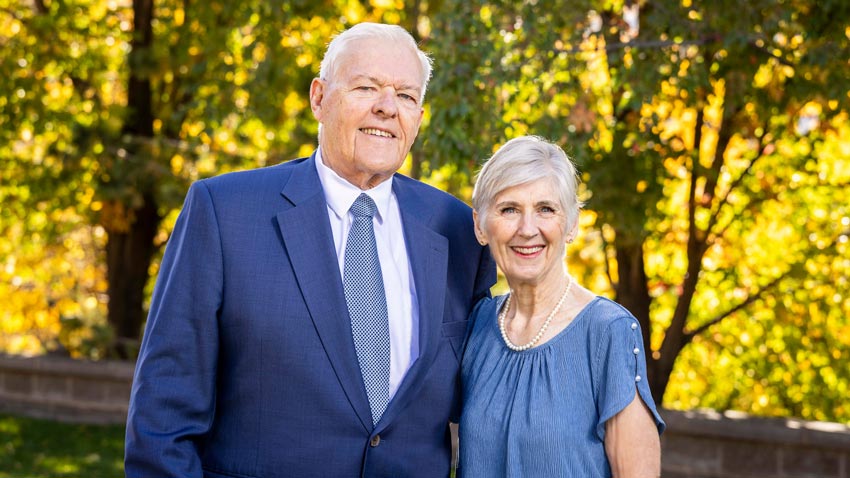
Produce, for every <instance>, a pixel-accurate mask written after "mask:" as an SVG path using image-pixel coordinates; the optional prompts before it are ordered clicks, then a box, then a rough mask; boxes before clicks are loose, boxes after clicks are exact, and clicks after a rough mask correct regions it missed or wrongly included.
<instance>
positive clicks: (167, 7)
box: [0, 0, 850, 421]
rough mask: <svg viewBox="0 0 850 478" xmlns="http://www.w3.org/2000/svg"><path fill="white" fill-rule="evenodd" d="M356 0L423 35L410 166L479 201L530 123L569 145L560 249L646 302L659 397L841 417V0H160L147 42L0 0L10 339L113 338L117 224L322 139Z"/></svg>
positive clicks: (375, 15) (96, 8)
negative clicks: (109, 323) (318, 108)
mask: <svg viewBox="0 0 850 478" xmlns="http://www.w3.org/2000/svg"><path fill="white" fill-rule="evenodd" d="M730 12H734V14H730ZM363 20H379V21H386V22H390V23H401V24H404V25H405V26H406V27H407V28H409V29H411V30H414V32H415V34H416V36H417V37H418V38H421V39H422V42H423V46H424V47H425V49H426V50H428V51H430V52H431V53H432V55H433V57H434V60H435V70H434V78H433V80H432V83H431V85H430V87H429V93H428V102H427V104H426V108H427V114H426V119H427V124H426V126H425V127H424V129H423V131H422V133H421V136H420V141H418V142H417V143H416V145H415V146H414V151H413V161H412V164H413V166H412V167H411V174H414V175H417V176H419V175H421V176H423V177H424V178H425V179H426V180H428V181H429V182H431V183H433V184H436V185H438V186H439V187H442V188H443V189H446V190H448V191H451V192H453V193H455V194H458V195H459V196H461V197H463V198H468V197H469V192H470V181H471V178H472V177H473V175H474V173H475V172H476V170H477V168H478V165H480V163H481V161H482V160H483V159H484V158H486V157H488V156H490V155H491V154H492V152H493V151H494V150H495V148H496V147H498V145H499V144H501V143H503V142H504V141H505V140H506V139H508V138H512V137H515V136H518V135H521V134H537V135H541V136H544V137H547V138H550V139H553V140H556V141H558V142H559V143H560V144H561V145H562V146H564V147H565V149H566V150H567V151H568V153H570V154H571V156H573V157H574V158H575V159H576V161H577V162H578V164H579V165H580V169H581V170H582V175H583V179H584V181H585V189H584V190H583V195H584V198H585V199H586V200H587V211H586V212H585V214H583V216H582V230H583V231H584V233H585V234H584V240H583V241H580V242H578V243H576V244H574V245H573V246H572V247H571V248H570V258H569V262H570V270H571V271H572V272H573V274H574V275H576V276H577V277H580V279H581V282H582V283H583V284H586V285H588V286H589V287H591V288H592V289H593V290H595V291H597V292H599V293H603V294H607V295H613V296H616V298H617V299H618V300H620V301H622V302H623V303H625V304H627V305H628V306H629V307H630V308H632V311H633V312H634V313H635V315H636V316H638V318H639V320H641V322H642V323H643V328H644V330H645V332H646V333H647V337H646V338H647V340H648V342H649V343H650V344H651V350H650V351H649V352H650V354H649V355H648V357H647V358H648V360H649V364H650V368H651V370H652V375H653V388H654V389H655V392H656V393H657V394H661V393H665V395H664V401H665V405H667V406H670V407H675V408H691V407H702V406H709V407H715V408H720V409H724V408H740V409H744V410H747V411H752V412H756V413H761V414H768V415H769V414H792V415H797V416H801V417H803V418H815V419H830V420H840V421H847V420H850V409H848V408H847V406H846V405H845V404H844V403H843V401H842V400H843V397H844V396H846V393H847V386H848V383H850V376H848V374H850V372H848V368H847V367H846V366H842V363H844V362H846V360H847V357H846V352H844V350H846V349H847V347H848V346H850V343H848V341H847V340H848V339H847V337H850V323H848V319H847V317H848V316H850V310H848V302H850V301H848V300H847V297H848V296H850V283H848V279H847V277H850V274H848V272H850V270H848V269H850V263H848V259H847V258H848V257H850V254H848V250H847V247H848V246H847V242H848V235H850V219H848V218H850V211H848V209H847V206H846V205H847V204H850V198H849V197H848V191H850V188H848V187H847V186H848V185H850V163H848V160H847V158H848V157H850V141H848V139H847V138H850V129H848V126H847V119H848V111H850V108H848V106H850V96H848V93H847V92H848V91H850V80H848V78H850V65H848V63H847V61H846V59H847V58H848V57H850V4H848V3H847V2H846V1H843V0H825V1H818V2H815V1H805V0H792V1H786V2H775V1H772V0H755V1H751V2H744V3H740V2H731V1H728V0H721V1H718V2H693V1H692V0H682V1H680V2H660V3H659V2H625V1H622V0H604V1H601V0H581V1H578V2H566V1H563V0H537V1H530V2H508V1H503V0H497V1H490V2H481V1H461V0H441V1H439V2H426V3H422V2H406V4H405V2H400V1H396V2H392V1H370V2H368V3H366V2H359V1H348V0H345V1H343V0H333V1H331V0H324V1H319V2H306V1H297V2H284V1H273V2H260V1H257V0H249V1H247V2H240V3H237V4H226V3H222V2H220V1H213V2H192V3H184V2H176V1H174V0H164V1H162V2H157V3H156V5H155V11H154V15H153V22H152V28H153V41H152V43H151V45H150V47H147V48H144V49H138V50H135V51H131V48H130V46H131V45H132V44H133V43H132V42H133V40H134V38H135V39H136V40H138V38H139V37H138V36H134V32H133V31H132V25H133V18H132V5H130V4H126V3H125V4H116V3H114V2H107V1H105V0H70V1H65V2H34V3H33V2H23V1H18V0H0V48H2V54H0V67H2V69H3V71H4V72H8V73H7V74H5V75H2V76H0V91H2V92H4V94H2V95H0V200H2V202H3V208H0V301H2V302H3V303H4V305H6V307H5V309H4V310H3V311H2V312H0V348H2V349H4V350H11V351H16V352H20V353H33V352H40V351H43V350H45V349H57V348H63V347H64V348H67V349H69V350H70V351H71V353H72V354H75V355H84V356H90V357H98V356H101V355H102V354H103V347H102V345H99V344H103V343H106V342H108V341H109V340H111V339H112V337H110V335H109V334H108V333H107V332H105V331H107V330H108V328H107V327H106V322H105V313H106V304H107V302H108V300H107V299H108V297H107V293H108V287H107V283H106V280H105V277H106V267H105V263H106V259H105V254H104V252H103V250H104V249H105V248H107V247H108V241H109V239H110V238H114V237H115V236H117V235H120V234H123V233H127V232H128V231H131V230H132V229H133V227H134V226H135V221H136V220H137V219H138V211H139V210H140V209H139V208H140V207H141V206H142V205H143V204H144V203H145V202H146V201H151V200H152V201H154V202H155V204H156V205H157V207H158V209H157V214H158V216H159V218H161V223H160V224H159V232H158V234H157V235H156V237H155V239H154V245H155V246H156V247H160V246H161V245H162V244H164V242H165V241H166V239H167V237H168V233H169V231H170V228H171V227H172V224H173V221H174V219H175V215H176V211H177V210H178V208H179V206H180V203H181V201H182V198H183V195H184V193H185V190H186V188H187V186H188V184H189V183H190V182H191V181H194V180H196V179H198V178H201V177H206V176H209V175H213V174H218V173H222V172H226V171H230V170H235V169H242V168H248V167H257V166H264V165H270V164H274V163H278V162H280V161H284V160H287V159H290V158H292V157H295V156H298V155H303V154H307V153H309V152H310V151H311V150H312V149H313V148H314V147H315V139H314V138H315V135H316V129H317V126H316V124H315V121H314V120H313V118H312V115H311V113H310V110H309V104H308V102H307V92H308V89H309V84H310V81H311V79H312V78H313V77H314V76H315V75H316V73H317V71H318V60H319V58H320V55H321V52H322V50H323V48H324V45H325V43H326V42H327V40H328V39H329V38H330V37H331V36H332V34H333V33H334V32H337V31H339V30H341V29H342V28H344V27H345V26H346V25H347V24H351V23H356V22H359V21H363ZM137 33H138V32H137ZM131 72H132V74H133V75H136V76H135V77H134V78H135V79H136V80H147V81H149V83H150V102H149V103H150V110H151V124H150V129H151V131H150V134H141V132H140V131H136V130H134V128H136V127H137V126H139V125H137V124H136V122H134V120H136V119H138V118H139V115H140V114H141V113H142V112H140V111H134V110H131V109H130V108H128V106H127V105H128V104H129V98H130V93H131V90H130V86H129V85H130V84H131V83H132V82H131ZM136 93H137V92H136ZM134 104H135V103H134ZM157 267H158V260H157V259H156V257H154V260H153V262H152V263H151V264H150V266H149V270H148V272H149V273H150V274H151V275H155V274H156V272H157ZM150 288H151V285H150V284H148V288H147V293H148V294H149V293H150ZM668 377H669V379H670V382H669V386H668V384H667V379H668Z"/></svg>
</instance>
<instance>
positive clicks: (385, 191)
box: [316, 148, 393, 223]
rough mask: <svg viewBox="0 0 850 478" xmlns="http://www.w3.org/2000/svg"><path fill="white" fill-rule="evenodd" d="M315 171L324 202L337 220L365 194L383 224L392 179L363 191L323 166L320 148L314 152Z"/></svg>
mask: <svg viewBox="0 0 850 478" xmlns="http://www.w3.org/2000/svg"><path fill="white" fill-rule="evenodd" d="M316 171H318V173H319V181H320V182H321V183H322V189H324V191H325V201H326V202H327V203H328V206H330V208H331V210H332V211H333V212H334V214H336V216H337V217H338V218H340V219H342V218H343V217H345V215H346V214H348V210H349V209H350V208H351V205H352V204H354V200H355V199H357V196H360V194H361V193H366V194H368V195H369V197H371V198H372V200H373V201H375V206H377V208H378V222H379V223H383V221H384V218H385V217H387V212H388V210H389V207H390V198H391V197H392V192H393V178H392V177H391V178H390V179H389V180H388V181H382V182H381V183H380V184H378V185H377V186H375V187H374V188H372V189H369V190H368V191H363V190H362V189H360V188H358V187H357V186H355V185H353V184H351V183H350V182H348V181H346V180H345V179H343V178H342V177H341V176H340V175H338V174H337V173H336V172H334V170H333V169H331V168H329V167H327V166H326V165H325V163H324V161H323V160H322V148H318V149H317V150H316Z"/></svg>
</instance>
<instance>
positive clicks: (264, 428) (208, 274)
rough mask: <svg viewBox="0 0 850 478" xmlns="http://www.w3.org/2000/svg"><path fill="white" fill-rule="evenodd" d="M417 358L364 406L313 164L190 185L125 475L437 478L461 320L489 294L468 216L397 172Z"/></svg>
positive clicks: (143, 356) (160, 287)
mask: <svg viewBox="0 0 850 478" xmlns="http://www.w3.org/2000/svg"><path fill="white" fill-rule="evenodd" d="M393 190H394V192H395V194H396V196H397V198H398V201H399V207H400V210H401V216H402V223H403V227H404V236H405V241H406V243H407V249H408V254H409V259H410V266H411V268H412V272H413V277H414V281H415V286H416V292H417V296H418V300H419V317H420V330H419V348H420V350H419V354H420V355H419V358H418V359H417V360H416V361H415V362H414V363H413V364H412V366H411V368H410V370H409V371H408V373H407V375H406V376H405V377H404V380H403V382H402V384H401V386H400V387H399V390H398V392H397V393H396V395H395V396H394V398H393V399H392V401H391V402H390V404H389V406H388V408H387V410H386V412H385V413H384V415H383V417H382V418H381V421H380V422H379V423H378V424H377V426H376V427H374V429H373V427H372V422H371V415H370V412H369V402H368V399H367V397H366V391H365V388H364V386H363V381H362V378H361V374H360V368H359V366H358V362H357V354H356V352H355V349H354V342H353V340H352V338H351V326H350V323H349V317H348V309H347V307H346V303H345V297H344V293H343V288H342V280H341V278H340V272H339V266H338V261H337V257H336V253H335V251H334V245H333V239H332V237H331V228H330V223H329V220H328V212H327V206H326V203H325V198H324V193H323V191H322V186H321V183H320V181H319V177H318V174H317V172H316V166H315V164H314V158H313V157H310V158H302V159H298V160H294V161H290V162H287V163H284V164H281V165H278V166H273V167H269V168H263V169H257V170H252V171H244V172H239V173H232V174H226V175H222V176H218V177H215V178H211V179H207V180H202V181H199V182H197V183H195V184H194V185H193V186H192V187H191V188H190V190H189V194H188V196H187V198H186V201H185V203H184V206H183V210H182V212H181V214H180V216H179V218H178V220H177V224H176V225H175V228H174V232H173V233H172V236H171V239H170V242H169V244H168V246H167V247H166V251H165V256H164V258H163V260H162V266H161V269H160V271H159V276H158V279H157V284H156V288H155V292H154V295H153V298H152V302H151V307H150V314H149V316H148V321H147V326H146V329H145V335H144V339H143V341H142V348H141V352H140V355H139V359H138V362H137V366H136V374H135V378H134V382H133V390H132V397H131V400H130V412H129V417H128V421H127V437H126V450H125V470H126V471H125V472H126V475H127V476H128V477H140V478H141V477H144V478H151V477H190V476H191V477H218V478H220V477H241V478H245V477H290V476H292V477H295V476H297V477H311V476H316V477H319V476H321V477H355V476H363V477H423V478H424V477H428V478H433V477H439V476H447V475H448V472H449V461H450V460H449V454H450V445H449V438H448V437H449V433H448V427H447V422H448V420H449V418H450V417H452V418H454V417H456V415H457V413H458V412H459V403H458V400H459V389H458V374H457V372H458V364H459V357H460V349H461V346H462V341H463V338H464V334H465V331H466V325H467V316H468V313H469V311H470V310H471V308H472V306H473V305H474V304H475V303H476V301H477V300H478V299H479V298H481V297H483V296H485V295H487V294H488V291H489V288H490V286H491V285H492V284H493V283H494V282H495V278H496V275H495V266H494V265H493V262H492V259H491V257H490V254H489V252H488V251H487V249H485V248H483V247H481V246H480V245H479V244H478V243H477V242H476V240H475V236H474V234H473V230H472V215H471V211H470V209H469V207H467V206H466V205H464V204H463V203H462V202H460V201H458V200H457V199H455V198H453V197H451V196H450V195H448V194H446V193H444V192H441V191H439V190H437V189H434V188H432V187H430V186H427V185H425V184H423V183H420V182H418V181H414V180H412V179H410V178H407V177H404V176H401V175H396V176H395V178H394V181H393Z"/></svg>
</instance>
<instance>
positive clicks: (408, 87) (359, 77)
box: [351, 74, 422, 91]
mask: <svg viewBox="0 0 850 478" xmlns="http://www.w3.org/2000/svg"><path fill="white" fill-rule="evenodd" d="M351 79H352V80H353V81H358V80H368V81H369V82H371V83H372V84H374V85H384V84H385V83H384V82H383V81H381V80H380V79H378V78H376V77H374V76H369V75H364V74H360V75H354V76H353V77H352V78H351ZM396 89H397V90H413V91H421V90H422V87H420V86H419V85H413V84H408V83H403V84H401V85H399V87H398V88H396Z"/></svg>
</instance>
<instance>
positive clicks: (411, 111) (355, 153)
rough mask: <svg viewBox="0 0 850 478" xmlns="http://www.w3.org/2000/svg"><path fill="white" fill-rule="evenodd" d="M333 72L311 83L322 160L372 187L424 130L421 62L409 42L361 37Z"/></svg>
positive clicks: (395, 166)
mask: <svg viewBox="0 0 850 478" xmlns="http://www.w3.org/2000/svg"><path fill="white" fill-rule="evenodd" d="M331 76H332V78H327V79H325V80H322V79H318V78H316V79H314V80H313V83H312V85H310V106H311V108H312V109H313V115H314V116H315V117H316V119H317V120H318V121H319V123H321V125H322V130H321V134H320V137H319V146H320V147H321V148H322V159H323V161H324V163H325V164H326V165H327V166H328V167H330V168H331V169H332V170H334V172H336V173H337V174H338V175H340V176H341V177H343V178H345V179H346V180H348V181H349V182H350V183H352V184H354V185H355V186H358V187H359V188H361V189H370V188H372V187H374V186H376V185H377V184H379V183H381V182H382V181H384V180H386V179H388V178H390V177H391V176H392V175H393V174H394V173H395V172H396V171H397V170H398V168H399V167H401V164H402V163H403V162H404V159H405V158H406V157H407V153H408V152H409V151H410V147H411V146H412V145H413V141H414V140H415V139H416V134H417V133H418V132H419V125H420V124H421V123H422V114H423V111H424V110H423V109H422V105H421V104H420V97H421V96H422V86H423V85H422V64H421V63H420V62H419V58H418V57H417V55H416V53H415V52H414V51H412V50H411V49H410V48H408V47H406V46H400V45H395V44H386V43H385V42H382V41H380V40H373V39H369V40H360V41H356V42H353V43H351V44H350V45H348V48H347V49H346V50H345V51H344V52H342V53H341V54H340V56H339V58H338V59H337V61H336V65H334V70H333V71H332V72H331Z"/></svg>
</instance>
